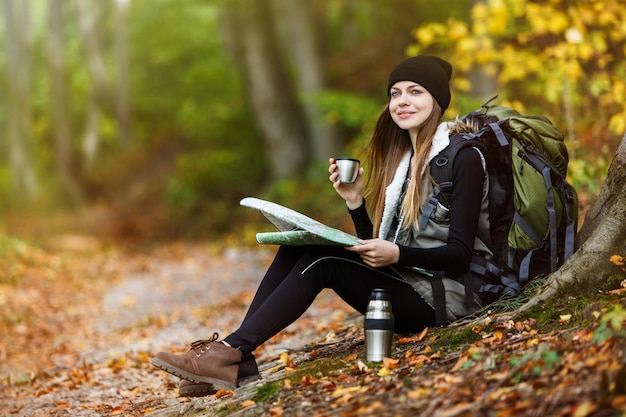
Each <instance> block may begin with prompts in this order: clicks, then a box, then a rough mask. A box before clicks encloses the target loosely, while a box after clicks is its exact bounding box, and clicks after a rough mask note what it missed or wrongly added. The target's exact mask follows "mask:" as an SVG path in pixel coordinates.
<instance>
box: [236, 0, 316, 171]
mask: <svg viewBox="0 0 626 417" xmlns="http://www.w3.org/2000/svg"><path fill="white" fill-rule="evenodd" d="M224 13H225V14H224V15H225V19H226V23H227V24H226V28H225V29H226V30H227V31H228V33H227V38H228V39H230V41H231V42H232V47H233V51H232V52H233V57H234V60H235V63H236V64H237V66H238V67H239V70H240V72H241V74H242V75H243V77H242V78H243V80H242V81H243V83H242V84H243V88H242V90H243V92H244V94H245V96H246V99H247V100H248V101H249V104H250V106H251V108H252V113H253V115H254V117H255V119H256V122H257V125H258V126H259V129H260V131H261V132H262V135H263V137H264V140H265V141H266V145H267V152H268V159H269V161H270V163H271V166H272V168H273V173H272V174H273V175H272V178H271V180H274V179H281V178H288V177H292V176H295V175H297V174H299V173H301V172H302V169H303V168H304V167H305V166H306V164H307V163H308V161H309V155H308V149H307V140H306V139H307V127H306V123H305V119H304V117H303V114H302V110H301V107H300V105H299V103H298V100H297V99H296V97H295V95H294V90H293V88H292V85H291V82H290V79H289V76H288V73H287V71H286V69H285V68H284V66H283V60H282V59H281V56H280V53H279V49H278V45H277V40H276V36H275V33H274V25H273V16H272V14H271V9H270V4H269V1H268V0H256V1H252V2H250V1H247V0H230V1H228V2H227V3H225V6H224Z"/></svg>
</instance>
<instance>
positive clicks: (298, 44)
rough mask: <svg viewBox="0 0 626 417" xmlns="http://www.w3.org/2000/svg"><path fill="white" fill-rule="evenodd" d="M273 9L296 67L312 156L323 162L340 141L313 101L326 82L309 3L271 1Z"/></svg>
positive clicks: (307, 0)
mask: <svg viewBox="0 0 626 417" xmlns="http://www.w3.org/2000/svg"><path fill="white" fill-rule="evenodd" d="M274 9H275V11H276V15H277V16H278V21H279V22H281V23H282V24H281V26H284V27H285V33H284V35H283V36H281V40H282V42H281V45H282V47H283V48H284V49H285V50H286V51H288V55H289V56H290V57H291V58H292V61H293V65H294V67H295V69H296V71H295V78H296V81H297V85H298V91H299V92H300V99H301V103H302V105H303V108H304V115H305V117H306V119H307V125H308V127H309V140H310V143H311V150H312V152H313V158H314V159H315V160H317V161H327V160H328V158H329V157H334V156H337V155H338V153H339V152H340V151H341V144H340V143H339V142H338V140H337V136H336V132H335V129H334V128H333V126H332V125H330V124H329V123H327V122H326V121H325V120H324V114H323V112H322V110H321V109H320V108H319V105H318V103H317V102H316V100H315V99H316V97H317V96H318V95H319V94H320V93H322V92H323V91H324V89H325V88H326V85H325V81H324V78H325V77H324V73H325V71H324V68H323V64H322V56H321V51H320V45H319V43H320V42H319V40H320V38H321V37H320V35H319V34H318V33H317V25H316V22H315V13H314V10H313V4H312V2H311V0H300V1H297V2H296V1H293V0H274Z"/></svg>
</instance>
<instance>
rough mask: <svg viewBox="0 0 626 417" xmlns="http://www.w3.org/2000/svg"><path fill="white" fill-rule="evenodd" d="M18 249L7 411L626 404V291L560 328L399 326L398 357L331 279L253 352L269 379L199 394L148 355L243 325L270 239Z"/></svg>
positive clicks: (498, 411) (346, 411)
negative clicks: (384, 349)
mask: <svg viewBox="0 0 626 417" xmlns="http://www.w3.org/2000/svg"><path fill="white" fill-rule="evenodd" d="M78 246H80V245H78ZM16 247H17V246H16ZM16 247H13V248H10V250H6V249H5V248H3V256H2V259H1V260H0V262H1V263H2V265H1V266H2V270H3V271H5V274H4V277H3V278H2V279H1V280H0V313H1V320H0V334H2V338H1V339H0V383H1V386H2V389H1V391H0V416H12V417H18V416H19V417H21V416H79V417H80V416H115V415H121V416H145V415H153V416H169V415H172V416H173V415H215V413H217V412H219V413H221V414H220V415H227V414H237V413H242V412H245V413H246V414H245V415H246V416H254V415H258V416H331V415H337V416H345V417H349V416H362V415H375V416H406V415H416V416H438V417H455V416H573V417H584V416H614V415H622V414H623V413H624V412H626V357H625V351H626V334H625V330H624V327H625V326H624V321H625V320H626V309H625V308H623V307H621V306H622V305H624V304H626V303H624V301H623V299H622V298H621V296H622V295H621V293H617V294H612V295H611V297H613V298H612V299H611V300H612V303H613V304H614V307H613V308H604V307H602V308H600V307H599V308H598V309H594V311H593V314H590V315H588V316H589V317H588V319H587V320H585V321H582V322H581V321H578V322H575V321H574V318H575V317H576V316H577V314H578V313H576V312H575V311H572V312H567V311H565V312H563V314H558V315H556V316H555V318H554V319H553V320H552V323H550V325H549V326H548V325H545V324H544V325H540V324H538V321H537V320H536V319H534V318H527V319H524V320H519V321H512V320H499V318H498V316H496V315H487V316H485V317H483V318H481V319H480V320H476V321H475V322H474V323H473V324H472V327H471V332H470V333H471V334H473V337H468V338H466V340H463V341H462V342H461V343H456V344H455V345H449V344H446V343H443V341H444V340H446V339H445V336H444V335H443V332H442V331H441V330H440V329H425V330H424V331H423V332H422V333H421V334H416V335H398V336H397V337H396V339H395V343H394V349H393V355H392V356H393V358H386V359H385V360H384V361H383V362H381V363H369V362H367V361H366V360H365V359H364V358H365V355H364V344H363V334H362V328H361V324H362V323H361V318H360V317H359V316H358V315H357V314H355V313H354V312H353V311H352V310H351V309H350V308H349V307H347V306H346V305H345V304H344V303H343V302H342V301H341V300H339V298H338V297H337V296H335V295H334V294H333V293H331V292H326V291H325V292H323V293H322V294H321V296H320V297H319V298H318V299H317V300H316V302H315V303H314V305H313V307H312V308H311V309H310V310H309V312H307V314H305V315H304V316H303V317H302V318H301V319H299V320H298V321H297V322H296V323H294V324H292V325H291V326H289V327H288V328H287V329H286V330H285V331H284V332H282V333H281V334H279V335H277V336H275V337H274V338H272V339H271V340H270V341H268V342H267V343H266V344H265V345H264V346H263V347H262V348H261V349H260V350H258V351H257V352H255V354H256V355H257V358H258V359H259V363H260V369H261V371H262V375H263V380H262V381H261V382H259V383H257V384H253V386H252V387H250V388H248V387H246V388H240V389H237V390H235V391H234V392H233V391H218V393H217V394H215V395H213V396H209V397H205V398H200V399H188V398H182V397H178V396H177V387H178V382H179V381H178V379H177V378H175V377H172V376H170V375H168V374H166V373H164V372H161V371H159V370H157V369H155V368H153V367H152V366H151V365H150V364H149V360H150V358H151V357H152V355H153V354H154V353H156V351H158V350H171V351H180V352H183V351H185V350H186V349H187V344H188V343H189V342H191V341H193V340H196V339H199V338H204V337H206V335H207V334H209V333H211V332H213V331H218V332H220V333H222V334H224V333H225V334H227V332H228V331H229V330H232V329H234V328H236V326H237V325H238V324H239V320H240V319H241V318H242V317H243V315H244V314H245V309H246V307H247V305H248V304H249V302H250V301H251V299H252V296H253V292H254V289H255V288H256V285H257V284H258V280H259V279H260V278H261V274H262V271H263V270H264V269H265V267H266V266H267V264H268V262H269V261H270V259H271V251H263V250H248V249H241V250H229V251H223V252H219V251H212V250H209V248H208V246H206V245H202V244H198V243H193V244H188V243H178V244H171V245H163V246H161V247H156V248H152V249H150V250H146V251H145V252H142V251H139V250H128V248H112V247H103V246H98V245H95V246H94V245H90V246H89V247H88V248H89V249H88V250H76V249H72V250H68V249H64V250H50V249H49V250H44V249H40V248H35V247H31V246H28V245H26V244H20V245H19V247H17V249H16ZM466 327H467V326H466ZM446 331H447V332H452V333H454V332H458V333H459V334H460V333H462V332H463V331H464V330H463V327H461V326H458V327H454V326H453V327H451V328H448V329H446ZM270 387H271V388H272V389H271V390H270V389H269V388H270ZM262 392H264V393H265V394H264V395H261V393H262ZM244 410H245V411H244Z"/></svg>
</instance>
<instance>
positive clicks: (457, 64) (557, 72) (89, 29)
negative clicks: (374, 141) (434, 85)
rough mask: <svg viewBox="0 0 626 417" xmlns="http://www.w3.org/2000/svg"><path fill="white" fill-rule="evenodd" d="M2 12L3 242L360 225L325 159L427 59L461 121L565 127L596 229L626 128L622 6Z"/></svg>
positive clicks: (19, 5) (375, 4)
mask: <svg viewBox="0 0 626 417" xmlns="http://www.w3.org/2000/svg"><path fill="white" fill-rule="evenodd" d="M1 1H2V3H3V4H2V13H3V18H2V20H1V21H0V25H2V27H1V28H0V29H1V30H0V36H1V37H2V38H3V39H2V44H3V45H4V48H3V51H4V53H1V54H0V72H1V73H2V74H3V75H4V76H3V77H2V81H1V83H2V84H0V92H1V93H0V132H2V133H1V134H0V199H1V201H2V204H0V227H1V228H2V229H4V233H6V234H19V233H23V231H24V230H29V231H30V232H32V231H33V230H34V231H37V230H39V231H41V230H46V231H51V230H52V231H64V232H90V233H97V234H100V235H101V236H112V237H133V238H138V237H139V238H144V239H169V238H183V237H184V238H201V239H202V238H207V237H215V236H225V235H229V234H231V233H232V234H237V235H240V236H242V235H243V236H246V235H248V234H249V235H250V236H253V232H256V231H258V225H259V224H265V222H264V220H263V219H262V216H259V215H258V213H256V212H252V211H250V210H249V209H242V208H240V207H239V204H238V202H239V200H240V199H241V198H242V197H244V196H248V195H253V196H256V197H261V198H267V199H271V200H273V201H276V202H279V203H281V204H285V205H288V206H290V207H293V208H296V209H298V210H301V211H303V212H305V213H307V214H309V215H311V216H313V217H316V218H318V219H320V220H323V221H326V222H328V223H330V224H333V225H335V226H338V227H343V226H347V225H343V224H341V222H345V221H346V220H347V216H346V215H345V207H344V205H343V204H342V203H341V202H340V201H339V199H338V197H337V196H336V195H335V193H334V190H333V189H332V187H331V186H330V184H329V183H328V179H327V177H328V173H327V160H328V157H331V156H339V155H343V156H359V151H360V150H361V148H362V145H363V144H364V143H365V142H366V141H367V139H368V136H369V134H370V132H371V130H372V128H373V123H374V122H375V120H376V118H377V117H378V114H379V112H380V111H381V109H382V108H383V106H384V104H385V101H386V91H385V88H386V79H387V75H388V73H389V71H390V70H391V69H392V68H393V67H394V66H395V64H396V63H397V62H398V61H399V60H401V59H402V58H404V57H406V56H408V55H413V54H418V53H420V54H435V55H440V56H442V57H444V58H446V59H448V60H449V61H450V62H451V63H452V64H453V67H454V68H455V72H454V76H453V80H452V82H453V100H452V106H451V107H450V109H449V110H448V111H447V113H446V118H454V117H455V116H456V115H462V114H464V113H467V112H469V111H472V110H474V109H476V108H478V107H479V106H480V105H481V104H482V103H483V102H485V101H486V100H488V99H489V98H491V97H492V96H494V95H496V94H498V95H499V98H498V103H500V104H507V105H511V106H514V107H515V108H516V109H517V110H519V111H522V112H528V113H534V114H543V115H546V116H547V117H549V118H550V119H551V120H552V121H553V122H554V123H555V124H556V125H557V126H558V127H559V128H561V129H562V130H563V131H564V133H565V134H566V137H567V142H566V143H567V145H568V148H569V150H570V159H571V160H570V179H571V181H572V182H573V184H574V185H575V187H576V188H577V189H578V191H579V194H580V195H579V198H580V205H581V219H582V215H584V213H585V209H586V208H587V207H588V206H589V204H590V203H591V202H592V201H593V199H594V198H595V195H597V192H598V191H599V189H600V187H601V185H602V182H603V180H604V177H605V175H606V172H607V169H608V165H609V164H610V162H611V159H612V157H613V153H614V151H615V149H616V148H617V145H618V143H619V140H620V138H621V137H622V135H623V134H624V131H625V130H626V8H624V7H623V4H622V2H621V0H596V1H581V0H548V1H544V0H536V1H526V0H457V1H453V2H448V1H432V0H389V1H386V2H380V1H379V0H298V1H294V0H1ZM255 223H256V224H255ZM27 225H28V229H24V227H26V226H27ZM248 231H249V233H248Z"/></svg>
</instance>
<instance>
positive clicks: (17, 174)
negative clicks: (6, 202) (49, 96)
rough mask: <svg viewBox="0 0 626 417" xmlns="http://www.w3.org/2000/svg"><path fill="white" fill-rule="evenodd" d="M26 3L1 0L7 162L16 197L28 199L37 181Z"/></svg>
mask: <svg viewBox="0 0 626 417" xmlns="http://www.w3.org/2000/svg"><path fill="white" fill-rule="evenodd" d="M28 16H29V13H28V2H26V1H21V0H4V17H5V30H6V33H5V41H6V57H7V58H6V59H7V63H6V67H7V81H8V82H7V84H8V96H9V100H8V102H9V113H10V114H9V123H8V125H9V126H8V129H9V132H8V139H9V163H10V167H11V174H12V180H13V187H14V190H15V192H16V193H17V194H18V195H17V197H18V198H21V197H24V198H31V197H33V196H34V195H35V193H36V191H37V180H36V176H35V169H34V167H33V161H32V156H31V145H30V142H31V124H32V115H31V103H30V87H31V78H30V37H29V32H28V31H29V27H30V25H29V21H28Z"/></svg>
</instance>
